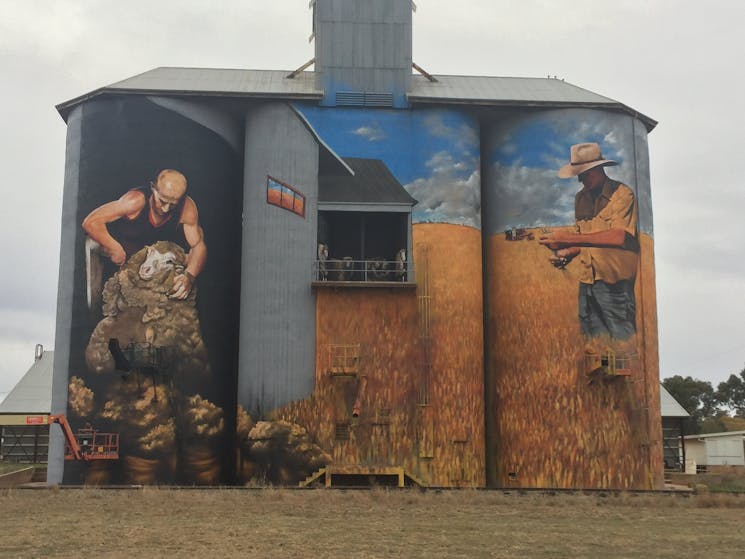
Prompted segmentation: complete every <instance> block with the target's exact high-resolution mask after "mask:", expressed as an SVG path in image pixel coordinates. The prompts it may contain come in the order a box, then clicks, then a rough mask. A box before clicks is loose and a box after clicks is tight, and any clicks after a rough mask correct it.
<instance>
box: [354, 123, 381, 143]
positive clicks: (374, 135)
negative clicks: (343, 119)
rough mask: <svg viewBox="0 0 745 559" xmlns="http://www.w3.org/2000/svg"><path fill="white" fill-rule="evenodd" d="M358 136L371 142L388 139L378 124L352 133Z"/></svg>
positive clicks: (362, 127)
mask: <svg viewBox="0 0 745 559" xmlns="http://www.w3.org/2000/svg"><path fill="white" fill-rule="evenodd" d="M352 134H356V135H357V136H362V137H363V138H366V139H367V140H368V141H370V142H381V141H383V140H385V139H386V138H387V136H386V134H385V132H384V131H383V129H382V128H381V127H380V126H379V125H378V124H373V125H372V126H360V127H359V128H357V129H356V130H354V131H353V132H352Z"/></svg>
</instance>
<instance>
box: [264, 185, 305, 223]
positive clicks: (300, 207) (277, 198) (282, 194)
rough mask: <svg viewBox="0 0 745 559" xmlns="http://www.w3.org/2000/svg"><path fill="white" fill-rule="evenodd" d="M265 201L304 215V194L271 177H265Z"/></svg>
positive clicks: (301, 215)
mask: <svg viewBox="0 0 745 559" xmlns="http://www.w3.org/2000/svg"><path fill="white" fill-rule="evenodd" d="M266 201H267V203H268V204H272V205H273V206H278V207H280V208H283V209H285V210H289V211H291V212H292V213H294V214H297V215H299V216H300V217H303V218H304V217H305V196H303V195H302V194H301V193H300V192H298V191H297V190H296V189H295V188H293V187H291V186H290V185H289V184H286V183H283V182H282V181H280V180H277V179H275V178H273V177H270V176H269V175H267V177H266Z"/></svg>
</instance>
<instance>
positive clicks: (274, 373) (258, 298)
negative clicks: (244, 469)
mask: <svg viewBox="0 0 745 559" xmlns="http://www.w3.org/2000/svg"><path fill="white" fill-rule="evenodd" d="M267 175H271V176H272V177H273V178H275V179H278V180H280V181H282V182H284V183H287V184H290V185H292V186H293V187H294V188H296V189H297V190H299V191H300V192H301V193H302V194H303V195H305V197H306V200H305V218H304V219H303V218H302V217H300V216H298V215H296V214H294V213H292V212H290V211H288V210H284V209H282V208H279V207H277V206H274V205H270V204H268V203H267V194H266V183H267ZM317 200H318V145H317V143H316V141H315V139H314V137H313V136H312V134H311V133H310V132H309V131H308V129H307V128H306V127H305V125H304V124H303V123H302V121H301V120H300V118H298V116H297V115H296V114H295V112H294V111H293V110H292V109H291V108H290V107H289V106H288V105H286V104H284V103H269V104H266V105H260V106H258V107H256V108H255V109H252V110H251V111H250V112H249V113H248V114H247V116H246V140H245V168H244V194H243V249H242V251H243V252H242V274H241V327H240V350H239V369H238V403H239V404H241V405H243V407H244V408H246V409H247V410H248V411H249V413H250V414H251V415H252V417H254V418H256V417H257V416H258V415H260V414H262V413H266V412H268V411H270V410H272V409H275V408H277V407H279V406H282V405H284V404H287V403H289V402H291V401H294V400H298V399H302V398H305V397H308V396H309V395H310V394H311V392H312V390H313V385H314V375H315V305H314V298H313V293H312V291H311V287H310V283H311V279H312V277H311V271H312V266H313V261H314V258H315V252H316V251H315V248H316V246H315V245H316V207H317Z"/></svg>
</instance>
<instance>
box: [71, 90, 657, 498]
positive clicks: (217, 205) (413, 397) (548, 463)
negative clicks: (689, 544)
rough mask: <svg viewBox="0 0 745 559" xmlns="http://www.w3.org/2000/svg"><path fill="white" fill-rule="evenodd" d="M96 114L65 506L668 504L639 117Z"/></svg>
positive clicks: (83, 168)
mask: <svg viewBox="0 0 745 559" xmlns="http://www.w3.org/2000/svg"><path fill="white" fill-rule="evenodd" d="M83 109H84V112H83V117H82V133H81V137H82V141H81V149H80V152H81V161H80V162H79V163H80V164H79V168H80V177H79V184H78V188H79V194H78V209H77V214H76V216H75V219H76V222H77V224H78V225H79V229H78V238H77V245H76V255H75V258H76V274H75V300H74V301H73V324H72V329H71V332H72V336H71V340H72V341H71V353H70V364H69V401H68V416H69V418H70V420H71V423H72V425H73V428H75V429H80V428H85V429H88V428H93V429H96V430H98V431H104V432H111V433H117V434H119V436H120V441H121V443H120V445H121V449H120V459H119V460H116V461H105V460H101V461H94V462H91V463H89V464H82V465H81V464H78V463H68V464H67V465H66V467H65V482H66V483H81V482H86V483H180V484H216V483H241V484H248V485H265V484H281V485H298V484H307V485H313V484H319V483H324V482H325V483H326V484H329V483H331V481H334V483H335V484H336V483H341V484H343V485H353V484H357V483H362V484H369V483H403V482H404V481H405V482H406V483H410V484H418V485H424V486H444V487H461V486H462V487H469V486H484V485H491V486H502V487H510V486H513V487H578V488H579V487H608V488H624V489H625V488H651V487H658V486H659V484H660V483H661V472H662V469H661V461H660V460H658V454H660V453H659V452H658V447H659V444H660V442H659V440H658V439H659V437H658V433H659V431H660V429H659V425H658V423H659V413H658V406H659V397H658V393H657V390H658V387H657V378H658V372H657V345H656V344H657V338H656V316H655V287H654V267H653V258H654V255H653V250H654V245H653V230H652V218H651V209H650V208H651V204H650V191H649V190H650V189H649V170H648V162H647V146H646V133H645V130H644V129H643V127H642V126H641V125H640V124H639V123H638V122H637V121H635V120H634V119H632V118H630V117H627V116H622V115H620V114H613V113H605V112H602V111H593V110H563V111H533V112H518V111H509V112H492V113H489V114H488V115H486V116H484V115H481V117H479V118H480V119H481V122H480V121H479V119H478V118H477V117H476V116H475V115H473V114H471V113H469V112H467V111H463V110H451V109H440V108H437V109H418V110H416V111H404V110H381V109H375V110H372V109H357V108H338V107H337V108H323V107H318V106H315V105H311V104H303V103H296V104H292V105H286V104H277V103H274V104H268V103H267V104H263V103H260V102H257V103H254V104H250V105H247V106H246V115H245V119H243V120H242V121H241V120H240V119H239V120H237V121H236V122H234V123H233V124H235V128H236V129H239V130H240V132H238V133H236V134H231V133H230V132H229V128H230V126H227V125H226V124H225V122H226V119H225V118H223V117H224V116H225V115H224V114H223V115H222V116H220V118H215V119H212V120H211V119H210V118H209V111H205V110H203V109H204V107H201V108H200V109H199V110H197V111H193V110H192V109H191V108H190V106H189V105H188V103H187V104H183V105H178V104H176V105H174V103H173V102H171V101H166V100H153V99H149V98H130V99H119V100H114V99H110V100H101V101H93V102H90V103H88V104H86V105H85V106H84V107H83ZM192 114H193V115H196V116H194V117H193V118H192ZM205 115H206V116H205ZM228 120H229V119H228ZM217 122H219V123H222V124H220V125H219V126H218V125H213V124H214V123H217ZM278 123H279V124H278ZM280 124H281V125H280ZM226 126H227V127H226ZM241 127H244V128H241ZM274 128H278V129H279V132H277V131H275V130H274ZM269 136H271V137H269ZM287 136H291V137H292V142H288V141H287ZM257 142H258V143H260V144H261V145H262V146H265V145H271V146H274V148H273V149H266V150H265V151H264V152H262V153H260V154H257V155H256V156H254V154H253V153H252V152H251V149H253V146H255V145H256V144H257ZM242 149H243V150H244V152H243V153H241V150H242ZM301 168H302V169H301ZM482 171H483V174H484V176H483V177H482ZM312 236H315V238H311V237H312ZM239 239H240V241H239ZM306 253H307V254H306ZM242 260H245V262H242ZM306 261H307V264H308V266H305V264H306ZM311 263H312V264H313V265H312V269H311V266H310V264H311ZM301 264H302V265H301ZM306 268H307V270H306ZM300 270H302V273H300V272H299V271H300ZM247 278H249V279H250V281H249V280H248V279H247ZM251 278H252V279H251ZM247 283H248V284H249V285H246V284H247ZM264 284H266V285H264ZM247 294H248V295H247ZM282 298H285V299H287V301H284V300H280V299H282ZM242 299H249V300H242ZM288 301H292V303H291V304H290V303H289V302H288ZM288 321H293V324H295V325H297V324H305V325H307V328H304V330H303V331H302V332H301V333H300V334H299V335H301V336H309V337H310V338H309V339H311V340H314V344H315V345H314V346H313V342H312V341H311V342H307V340H305V339H304V340H303V342H304V343H305V342H307V346H308V347H306V345H304V344H300V343H299V342H298V339H297V336H298V334H294V335H293V334H291V333H290V329H289V328H288V327H286V326H285V327H283V324H285V325H286V323H287V322H288ZM311 326H312V327H313V328H312V329H311V328H310V327H311ZM239 331H240V335H244V336H246V338H245V340H247V342H246V343H242V344H241V351H246V348H247V347H249V346H250V347H251V351H247V352H246V353H245V355H242V358H243V360H244V361H243V363H239V361H240V360H239V347H238V346H239V344H238V339H239ZM262 336H264V337H262ZM264 339H269V340H270V342H267V343H266V344H264V345H261V344H258V343H256V340H264ZM245 340H244V341H245ZM249 342H250V343H249ZM252 343H253V344H254V345H251V344H252ZM270 345H271V347H269V346H270ZM300 346H302V347H300ZM313 350H314V351H313ZM279 354H281V355H282V356H285V357H289V358H288V359H286V360H285V361H283V362H286V363H287V364H288V366H287V367H286V369H287V370H283V369H282V367H281V366H279V365H278V364H277V363H278V362H279V361H278V359H277V358H276V356H277V355H279ZM305 356H310V357H309V358H306V357H305ZM309 360H310V361H312V363H310V364H309ZM298 364H299V366H298ZM239 371H240V372H239ZM287 379H291V380H287ZM238 404H241V405H238ZM484 410H486V422H485V421H484V413H485V412H484Z"/></svg>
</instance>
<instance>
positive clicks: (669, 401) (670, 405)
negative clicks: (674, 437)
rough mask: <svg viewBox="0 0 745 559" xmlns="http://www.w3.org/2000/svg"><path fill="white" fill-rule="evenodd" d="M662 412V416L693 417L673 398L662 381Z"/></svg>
mask: <svg viewBox="0 0 745 559" xmlns="http://www.w3.org/2000/svg"><path fill="white" fill-rule="evenodd" d="M660 412H661V413H660V415H661V416H662V417H691V414H690V413H688V412H687V411H686V410H685V408H684V407H683V406H681V405H680V404H679V403H678V401H677V400H676V399H675V398H673V395H672V394H670V393H669V392H668V391H667V389H666V388H665V386H664V385H663V384H662V383H660Z"/></svg>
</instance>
